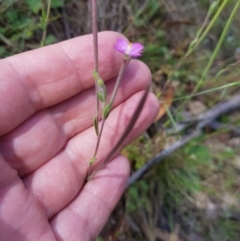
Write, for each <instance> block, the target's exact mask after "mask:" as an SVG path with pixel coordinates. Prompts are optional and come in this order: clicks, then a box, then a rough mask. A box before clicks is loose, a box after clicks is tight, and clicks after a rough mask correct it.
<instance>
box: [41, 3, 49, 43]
mask: <svg viewBox="0 0 240 241" xmlns="http://www.w3.org/2000/svg"><path fill="white" fill-rule="evenodd" d="M51 3H52V0H48V5H47V14H46V19H45V29H44V31H43V35H42V41H41V44H40V45H41V47H43V46H44V44H45V39H46V35H47V25H48V20H49V15H50V9H51Z"/></svg>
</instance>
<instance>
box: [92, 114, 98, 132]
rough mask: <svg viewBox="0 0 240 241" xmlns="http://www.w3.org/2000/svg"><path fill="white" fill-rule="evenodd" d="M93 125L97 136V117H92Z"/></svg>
mask: <svg viewBox="0 0 240 241" xmlns="http://www.w3.org/2000/svg"><path fill="white" fill-rule="evenodd" d="M93 125H94V129H95V132H96V134H97V136H98V135H99V128H98V120H97V117H94V119H93Z"/></svg>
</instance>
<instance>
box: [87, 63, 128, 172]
mask: <svg viewBox="0 0 240 241" xmlns="http://www.w3.org/2000/svg"><path fill="white" fill-rule="evenodd" d="M129 61H130V58H124V59H123V62H122V65H121V67H120V70H119V73H118V77H117V80H116V84H115V86H114V90H113V93H112V95H111V99H110V101H109V104H108V105H109V109H108V110H107V114H106V112H105V111H106V110H105V107H106V106H107V105H106V102H104V103H103V113H102V124H101V128H100V132H99V135H98V137H97V144H96V147H95V151H94V154H93V157H92V158H91V160H93V159H95V158H96V155H97V153H98V149H99V145H100V141H101V138H102V132H103V128H104V124H105V121H106V119H107V118H108V115H109V113H110V112H111V108H112V105H113V102H114V100H115V98H116V94H117V91H118V89H119V86H120V83H121V80H122V77H123V73H124V70H125V69H126V66H127V64H128V62H129ZM89 172H90V171H89Z"/></svg>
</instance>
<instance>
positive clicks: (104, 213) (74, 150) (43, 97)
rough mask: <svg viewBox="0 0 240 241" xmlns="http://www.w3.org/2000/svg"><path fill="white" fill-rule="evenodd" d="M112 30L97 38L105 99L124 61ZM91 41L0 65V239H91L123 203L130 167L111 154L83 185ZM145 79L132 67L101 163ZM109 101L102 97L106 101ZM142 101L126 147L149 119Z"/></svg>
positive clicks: (151, 114)
mask: <svg viewBox="0 0 240 241" xmlns="http://www.w3.org/2000/svg"><path fill="white" fill-rule="evenodd" d="M121 37H122V36H121V35H120V34H118V33H114V32H103V33H100V34H99V72H100V76H101V77H102V78H103V79H104V80H105V81H107V82H106V85H107V89H108V92H109V93H111V90H112V89H113V86H114V80H115V78H116V75H117V73H118V70H119V68H120V65H121V62H122V58H123V56H122V54H121V53H119V52H117V51H116V50H114V48H113V46H114V44H115V42H116V40H117V38H121ZM93 63H94V61H93V48H92V36H91V35H87V36H83V37H79V38H75V39H72V40H68V41H65V42H61V43H59V44H55V45H52V46H48V47H44V48H41V49H37V50H34V51H29V52H26V53H23V54H20V55H16V56H13V57H10V58H7V59H3V60H0V76H1V79H0V103H1V108H0V116H1V118H0V135H1V136H0V154H1V155H0V240H1V241H13V240H14V241H22V240H23V241H33V240H34V241H40V240H41V241H56V240H59V241H60V240H61V241H70V240H71V241H77V240H79V241H88V240H94V239H95V238H96V237H97V235H98V234H99V232H100V231H101V229H102V228H103V226H104V224H105V223H106V221H107V219H108V217H109V215H110V213H111V211H112V210H113V208H114V207H115V205H116V204H117V202H118V200H119V199H120V197H121V195H122V193H123V191H124V188H125V185H126V182H127V179H128V177H129V172H130V170H129V169H130V168H129V162H128V160H127V159H126V158H125V157H123V156H121V155H116V156H115V157H114V158H113V160H112V161H111V162H110V163H109V164H108V165H107V166H106V167H105V168H104V169H103V170H101V171H99V172H98V173H97V174H96V176H95V177H94V178H93V179H92V180H91V181H89V182H87V183H85V179H86V175H87V173H88V168H89V165H88V161H89V160H90V158H91V157H92V154H93V152H94V147H95V144H96V134H95V132H94V128H93V126H92V121H93V116H94V114H95V111H96V109H95V108H96V100H95V90H94V80H93V78H92V76H91V72H92V70H93ZM150 82H151V74H150V71H149V69H148V68H147V66H146V65H145V64H143V63H142V62H140V61H138V60H132V61H131V62H130V64H129V66H128V67H127V70H126V72H125V74H124V77H123V81H122V83H121V86H120V89H119V92H118V95H117V97H116V99H115V103H114V105H113V108H114V109H113V111H112V112H111V114H110V116H109V118H108V119H107V121H106V125H105V129H104V131H103V136H102V140H101V144H100V148H99V152H98V155H97V157H98V160H97V162H101V161H102V160H103V159H104V157H105V156H106V155H107V154H108V153H109V151H110V150H111V148H112V147H113V145H114V143H116V142H117V140H118V139H119V138H120V135H121V133H123V131H124V128H125V127H126V125H127V123H128V122H129V118H131V115H132V113H133V112H134V110H135V107H136V106H137V104H138V101H139V100H140V98H141V97H142V94H143V91H144V90H145V89H146V88H147V87H148V86H149V85H150ZM108 98H109V97H108ZM157 112H158V101H157V99H156V98H155V96H154V95H153V94H149V96H148V98H147V101H146V104H145V106H144V108H143V111H142V113H141V114H140V117H139V119H138V121H137V123H136V124H135V126H134V128H133V129H132V131H131V132H130V133H129V135H128V137H127V138H126V140H125V143H124V144H123V146H125V145H127V144H128V143H130V142H131V141H132V140H133V139H134V138H136V137H137V136H139V135H140V134H141V133H142V132H143V131H144V130H145V129H146V128H147V127H148V126H149V125H150V124H151V123H152V122H153V121H154V119H155V117H156V115H157Z"/></svg>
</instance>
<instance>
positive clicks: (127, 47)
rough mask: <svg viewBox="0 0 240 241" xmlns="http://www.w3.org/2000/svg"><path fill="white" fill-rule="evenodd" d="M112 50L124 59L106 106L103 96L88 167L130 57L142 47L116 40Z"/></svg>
mask: <svg viewBox="0 0 240 241" xmlns="http://www.w3.org/2000/svg"><path fill="white" fill-rule="evenodd" d="M114 48H115V49H116V50H118V51H119V52H121V53H123V54H124V58H123V62H122V65H121V67H120V70H119V73H118V77H117V80H116V84H115V86H114V90H113V93H112V96H111V99H110V101H109V103H108V104H106V96H104V102H103V112H102V124H101V128H100V133H99V135H98V138H97V144H96V147H95V151H94V155H93V157H92V158H91V160H90V162H89V165H90V167H91V166H92V164H93V163H94V162H95V161H96V156H97V152H98V149H99V145H100V140H101V137H102V133H103V128H104V124H105V121H106V119H107V118H108V116H109V114H110V112H111V109H112V105H113V103H114V100H115V98H116V95H117V91H118V89H119V86H120V83H121V80H122V77H123V74H124V71H125V69H126V67H127V65H128V63H129V61H130V60H131V57H139V56H141V54H142V51H143V48H144V46H143V45H142V44H140V43H133V44H132V43H129V42H127V41H126V40H124V39H118V40H117V43H116V44H115V45H114ZM104 87H105V86H104ZM138 114H139V113H138ZM138 114H137V116H138ZM136 118H137V117H136ZM133 119H134V120H133V122H134V123H135V121H136V119H135V117H133ZM90 173H91V168H89V172H88V176H90Z"/></svg>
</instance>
